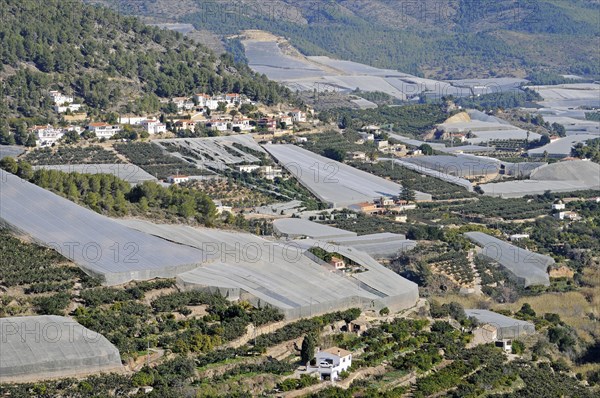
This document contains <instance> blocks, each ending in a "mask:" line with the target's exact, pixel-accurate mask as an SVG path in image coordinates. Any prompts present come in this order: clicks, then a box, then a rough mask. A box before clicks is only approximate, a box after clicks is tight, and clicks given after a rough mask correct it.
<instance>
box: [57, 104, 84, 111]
mask: <svg viewBox="0 0 600 398" xmlns="http://www.w3.org/2000/svg"><path fill="white" fill-rule="evenodd" d="M82 106H83V105H81V104H65V105H54V111H55V112H56V113H65V112H67V111H69V112H78V111H79V110H80V109H81V107H82Z"/></svg>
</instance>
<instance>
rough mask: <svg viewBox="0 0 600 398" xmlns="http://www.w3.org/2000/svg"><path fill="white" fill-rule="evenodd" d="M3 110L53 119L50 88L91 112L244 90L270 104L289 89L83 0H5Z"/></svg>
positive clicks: (149, 107)
mask: <svg viewBox="0 0 600 398" xmlns="http://www.w3.org/2000/svg"><path fill="white" fill-rule="evenodd" d="M0 15H2V16H3V18H2V21H3V23H2V24H1V25H0V39H1V50H0V54H1V55H2V56H1V59H2V63H1V64H0V78H1V79H2V82H3V92H2V98H3V99H4V101H3V102H2V103H0V116H2V115H5V116H8V117H16V116H21V117H30V118H34V119H35V120H33V121H32V122H46V121H52V118H54V117H55V116H53V113H52V111H51V103H50V100H49V98H48V97H47V95H46V94H47V92H48V91H49V90H61V91H64V92H66V93H68V94H73V95H74V96H75V98H77V99H78V100H79V99H82V100H83V102H84V104H85V105H87V107H88V110H90V111H91V112H92V113H100V112H104V111H114V110H123V111H144V112H152V111H157V110H158V107H159V99H160V98H169V97H173V96H184V95H188V96H189V95H191V94H193V93H195V92H200V91H205V92H208V93H218V92H224V91H225V92H230V91H232V92H239V93H244V94H246V95H248V96H249V97H250V98H252V99H254V100H257V101H263V102H266V103H274V102H278V101H279V100H280V99H281V97H282V96H287V95H288V94H289V92H288V91H287V90H285V89H282V88H281V87H280V86H279V85H277V84H276V83H273V82H270V81H268V80H267V79H266V78H264V77H261V76H259V75H256V74H255V73H253V72H252V71H251V70H250V69H249V68H248V67H247V66H245V65H240V64H236V63H235V62H234V61H233V58H232V57H231V56H227V55H223V56H221V57H217V56H216V55H214V53H212V52H211V51H210V50H209V49H207V48H206V47H204V46H201V45H198V44H196V43H194V42H193V41H192V40H190V39H188V38H185V37H184V36H183V35H182V34H180V33H176V32H172V31H167V30H162V29H159V28H157V27H152V26H148V25H145V24H143V23H142V22H140V21H139V20H137V19H136V18H133V17H124V16H121V15H119V14H117V13H115V12H114V11H112V10H109V9H106V8H101V7H94V6H90V5H86V4H83V3H82V2H80V1H77V0H69V1H63V0H60V1H59V0H48V1H44V2H39V1H35V0H0Z"/></svg>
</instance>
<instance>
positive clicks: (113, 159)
mask: <svg viewBox="0 0 600 398" xmlns="http://www.w3.org/2000/svg"><path fill="white" fill-rule="evenodd" d="M23 159H24V160H26V161H27V162H29V163H31V164H32V165H57V164H64V165H69V164H113V163H123V162H122V161H121V160H120V159H119V158H118V157H117V156H116V154H115V153H114V152H111V151H108V150H106V149H104V148H102V147H100V146H94V145H92V146H87V147H69V146H61V147H59V148H57V149H56V150H53V149H51V148H40V149H36V150H34V151H31V152H28V153H27V154H26V155H25V157H24V158H23Z"/></svg>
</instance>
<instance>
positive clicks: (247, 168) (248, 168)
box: [237, 164, 260, 173]
mask: <svg viewBox="0 0 600 398" xmlns="http://www.w3.org/2000/svg"><path fill="white" fill-rule="evenodd" d="M237 169H238V171H239V172H240V173H252V172H253V171H255V170H259V169H260V166H259V165H257V164H242V165H239V166H237Z"/></svg>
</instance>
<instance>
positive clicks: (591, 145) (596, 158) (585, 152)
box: [572, 138, 600, 163]
mask: <svg viewBox="0 0 600 398" xmlns="http://www.w3.org/2000/svg"><path fill="white" fill-rule="evenodd" d="M572 152H573V156H575V157H578V158H581V159H591V160H592V161H593V162H596V163H600V138H596V139H593V140H590V141H588V142H587V143H586V144H582V143H578V144H577V145H575V147H574V148H573V151H572Z"/></svg>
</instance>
